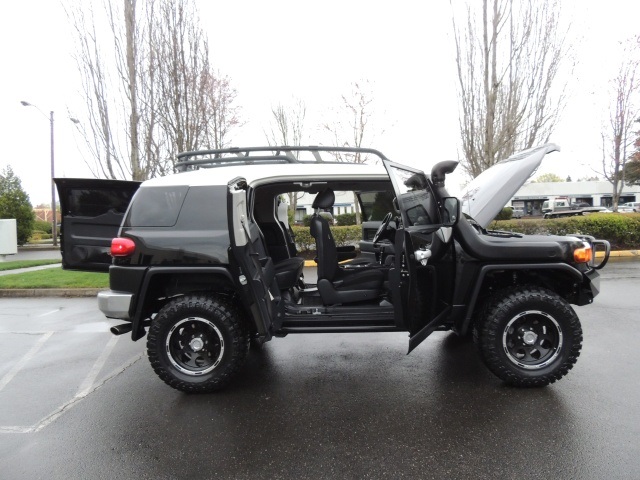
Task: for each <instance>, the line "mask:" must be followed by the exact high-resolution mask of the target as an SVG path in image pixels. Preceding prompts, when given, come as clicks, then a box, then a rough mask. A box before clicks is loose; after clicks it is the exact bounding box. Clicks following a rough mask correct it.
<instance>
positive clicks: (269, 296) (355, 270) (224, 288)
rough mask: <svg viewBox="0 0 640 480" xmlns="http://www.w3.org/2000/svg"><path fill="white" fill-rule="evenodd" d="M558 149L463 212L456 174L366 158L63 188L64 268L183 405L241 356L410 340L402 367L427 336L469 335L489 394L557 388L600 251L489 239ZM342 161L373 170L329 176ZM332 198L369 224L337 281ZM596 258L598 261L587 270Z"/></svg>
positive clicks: (212, 154) (573, 349) (267, 150)
mask: <svg viewBox="0 0 640 480" xmlns="http://www.w3.org/2000/svg"><path fill="white" fill-rule="evenodd" d="M556 149H557V147H556V146H555V145H551V144H549V145H544V146H542V147H538V148H535V149H530V150H527V151H525V152H522V153H520V154H517V155H514V156H512V157H510V158H509V159H505V160H504V161H502V162H499V163H498V164H497V165H495V166H494V167H492V169H490V170H487V171H486V172H485V173H483V174H482V175H480V176H478V177H476V179H474V181H473V182H472V183H471V184H470V186H469V189H468V190H467V191H466V192H465V194H464V196H463V201H462V204H461V202H460V201H459V200H458V199H457V198H454V197H452V196H450V195H449V194H448V192H447V189H446V187H445V180H446V176H447V174H449V173H451V172H453V170H454V169H455V168H456V166H457V162H454V161H445V162H440V163H438V164H436V165H435V166H433V168H432V170H431V173H430V175H427V174H425V173H423V172H422V171H420V170H417V169H415V168H411V167H407V166H403V165H400V164H397V163H393V162H391V161H390V160H388V159H387V157H385V156H384V155H383V154H382V153H380V152H378V151H376V150H372V149H354V148H339V147H337V148H330V147H250V148H242V149H238V148H232V149H221V150H208V151H200V152H187V153H184V154H181V155H179V156H178V161H177V164H176V170H177V171H178V173H177V174H174V175H170V176H166V177H163V178H154V179H151V180H147V181H146V182H143V183H140V182H125V181H115V180H96V179H65V178H58V179H56V180H55V181H56V184H57V186H58V191H59V194H60V203H61V209H62V216H63V219H62V240H61V244H62V247H61V249H62V261H63V267H64V268H66V269H72V270H90V271H91V270H93V271H95V270H97V271H108V272H109V277H110V289H109V290H107V291H104V292H100V294H99V295H98V306H99V308H100V310H102V312H103V313H104V314H105V315H106V316H107V317H108V318H113V319H119V320H121V321H123V322H124V323H121V324H120V325H115V326H114V327H112V328H111V331H112V332H113V333H114V334H116V335H119V334H124V333H131V338H132V340H134V341H135V340H139V339H141V338H143V337H144V336H145V335H146V336H147V356H148V358H149V361H150V362H151V365H152V367H153V369H154V370H155V372H156V374H157V375H158V376H159V377H160V378H161V379H162V380H163V381H164V382H166V383H167V384H168V385H170V386H171V387H173V388H176V389H178V390H182V391H185V392H211V391H215V390H219V389H221V388H223V387H224V386H225V385H226V384H227V383H228V382H229V380H230V379H231V378H232V377H233V376H235V375H237V374H238V372H239V371H240V368H241V366H242V364H243V363H244V361H245V359H246V357H247V352H248V350H249V345H250V342H253V343H254V344H262V343H264V342H267V341H271V340H272V339H274V338H276V337H283V336H285V335H289V334H300V333H347V332H354V333H362V332H398V331H403V332H408V333H409V352H410V351H412V350H413V349H414V348H416V347H417V346H418V345H419V344H420V343H421V342H422V341H423V340H425V339H426V338H427V337H428V336H429V335H430V334H431V333H433V332H434V331H436V330H451V331H453V332H455V333H457V334H458V335H461V336H466V335H471V332H473V337H474V339H475V341H476V342H477V344H478V347H479V350H480V354H481V358H482V360H483V361H484V362H485V364H486V365H487V367H488V368H489V369H490V370H491V371H492V372H493V373H494V374H496V375H497V376H498V377H499V378H501V379H502V380H503V381H505V382H506V383H508V384H512V385H516V386H523V387H528V386H543V385H547V384H549V383H552V382H555V381H556V380H559V379H560V378H562V377H563V376H564V375H566V374H567V373H568V372H569V370H570V369H571V368H572V367H573V365H574V363H575V362H576V360H577V358H578V355H579V354H580V349H581V346H582V329H581V326H580V321H579V319H578V317H577V315H576V313H575V311H574V310H573V309H572V307H571V305H570V304H574V305H587V304H590V303H592V302H593V299H594V297H595V296H596V295H597V294H598V292H599V290H600V287H599V273H598V270H599V269H600V268H602V267H603V266H604V265H605V264H606V262H607V260H608V254H609V253H608V243H607V242H606V241H603V240H595V239H594V238H593V237H589V236H584V235H571V236H554V235H521V234H517V233H509V232H493V231H488V230H486V227H487V225H488V224H489V223H490V222H491V221H492V219H493V218H495V216H496V215H497V213H498V212H499V211H500V210H501V209H502V207H503V206H504V205H505V204H506V203H507V201H508V200H509V199H510V198H511V197H512V196H513V194H514V192H515V191H516V190H517V189H518V188H519V187H520V185H522V184H523V183H524V182H525V181H526V179H528V178H529V176H530V175H531V173H532V172H533V171H534V170H535V169H536V168H537V167H538V166H539V164H540V162H541V161H542V158H543V157H544V156H545V155H546V154H547V153H548V152H551V151H554V150H556ZM336 152H339V153H341V154H343V155H344V154H346V155H356V154H358V155H361V156H365V155H369V156H375V157H377V159H378V160H379V161H380V163H379V164H378V165H362V164H354V163H335V162H327V161H325V158H324V156H326V155H327V154H331V153H336ZM307 158H308V159H309V160H307ZM330 158H331V157H330ZM335 191H352V192H355V193H356V197H357V199H358V202H359V204H360V207H361V212H362V215H363V219H364V220H366V221H368V222H369V225H371V223H370V222H371V221H377V222H378V228H377V231H376V232H375V234H374V235H373V237H372V238H371V240H363V241H362V242H361V246H362V248H363V251H364V255H362V256H361V257H360V258H352V259H351V261H350V262H349V263H346V264H339V263H338V262H339V261H340V260H342V259H346V258H349V257H352V256H353V253H354V252H353V250H354V249H353V247H345V248H338V247H336V242H335V239H334V237H333V233H332V229H331V228H330V225H329V222H328V221H327V220H326V219H325V218H324V217H323V216H322V215H321V214H320V212H321V211H323V210H329V209H330V208H331V207H332V205H333V202H334V199H335ZM288 192H307V193H311V194H314V195H316V197H315V201H314V203H313V208H314V209H315V210H316V212H317V213H316V214H315V215H314V216H313V217H312V219H311V226H310V233H311V235H312V236H313V237H314V238H315V242H316V249H317V282H316V283H310V282H309V281H308V280H306V279H305V278H304V275H303V263H304V260H303V259H302V258H300V257H298V256H297V255H296V253H297V252H296V245H295V239H294V238H293V237H292V232H291V229H290V228H289V224H288V218H287V215H286V208H284V209H283V208H281V206H282V205H281V201H280V199H281V198H282V195H283V194H286V193H288ZM461 210H462V211H464V215H463V214H462V213H461ZM598 248H600V249H604V251H605V256H604V258H603V260H602V261H601V262H600V263H595V261H594V259H593V252H594V251H595V250H596V249H598ZM147 331H148V332H147ZM331 338H332V337H327V341H331ZM425 372H427V373H425V374H428V371H427V370H425Z"/></svg>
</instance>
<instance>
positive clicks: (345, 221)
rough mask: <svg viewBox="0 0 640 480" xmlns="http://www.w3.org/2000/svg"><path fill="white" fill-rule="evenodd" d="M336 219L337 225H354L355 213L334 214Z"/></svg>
mask: <svg viewBox="0 0 640 480" xmlns="http://www.w3.org/2000/svg"><path fill="white" fill-rule="evenodd" d="M336 221H337V222H338V226H339V227H344V226H347V225H355V224H356V214H355V213H342V214H340V215H336Z"/></svg>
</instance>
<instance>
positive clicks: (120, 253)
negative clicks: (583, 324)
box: [111, 237, 136, 257]
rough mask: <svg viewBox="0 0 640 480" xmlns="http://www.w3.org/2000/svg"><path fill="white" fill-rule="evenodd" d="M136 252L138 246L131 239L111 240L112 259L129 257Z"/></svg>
mask: <svg viewBox="0 0 640 480" xmlns="http://www.w3.org/2000/svg"><path fill="white" fill-rule="evenodd" d="M135 250H136V244H135V242H134V241H133V240H131V239H130V238H122V237H118V238H114V239H113V240H111V256H112V257H128V256H129V255H132V254H133V252H135Z"/></svg>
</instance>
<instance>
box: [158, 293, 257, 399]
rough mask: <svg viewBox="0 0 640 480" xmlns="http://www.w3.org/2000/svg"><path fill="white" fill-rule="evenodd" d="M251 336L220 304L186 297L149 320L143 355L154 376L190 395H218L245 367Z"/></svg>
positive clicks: (207, 298)
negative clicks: (147, 359) (148, 362)
mask: <svg viewBox="0 0 640 480" xmlns="http://www.w3.org/2000/svg"><path fill="white" fill-rule="evenodd" d="M248 351H249V332H248V329H247V328H246V325H245V321H244V318H243V317H242V315H241V313H240V311H239V310H238V309H237V308H236V307H235V306H233V305H232V304H231V303H230V302H228V301H227V300H224V299H220V298H216V297H213V296H207V295H187V296H184V297H178V298H176V299H174V300H172V301H170V302H169V303H167V304H166V305H165V306H164V307H163V308H162V309H161V310H160V312H158V315H156V317H155V318H154V319H153V321H152V323H151V327H150V329H149V335H148V336H147V355H148V357H149V361H150V362H151V366H152V367H153V369H154V370H155V372H156V374H158V376H159V377H160V378H161V379H162V380H163V381H164V382H165V383H167V384H168V385H170V386H171V387H173V388H175V389H177V390H181V391H183V392H188V393H206V392H213V391H216V390H220V389H222V388H223V387H224V386H225V385H226V384H227V383H228V382H229V380H231V378H232V377H233V375H234V374H235V373H236V372H237V371H238V370H239V369H240V367H241V366H242V365H243V363H244V361H245V359H246V357H247V353H248Z"/></svg>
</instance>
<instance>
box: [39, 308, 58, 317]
mask: <svg viewBox="0 0 640 480" xmlns="http://www.w3.org/2000/svg"><path fill="white" fill-rule="evenodd" d="M60 310H62V309H61V308H56V309H55V310H51V311H50V312H45V313H41V314H40V315H36V317H38V318H39V317H46V316H47V315H51V314H52V313H56V312H59V311H60Z"/></svg>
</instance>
